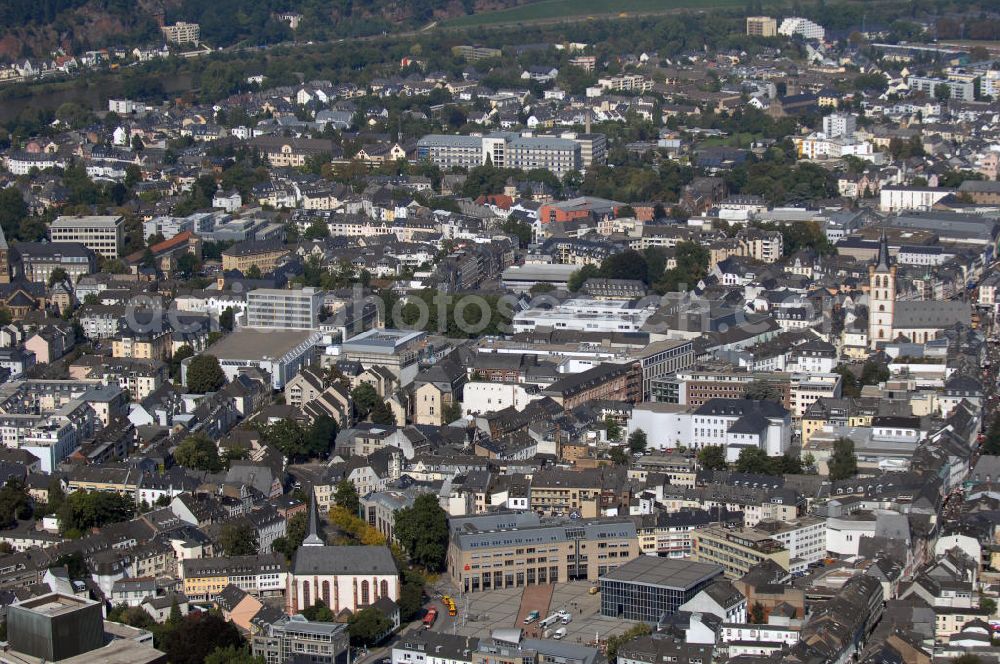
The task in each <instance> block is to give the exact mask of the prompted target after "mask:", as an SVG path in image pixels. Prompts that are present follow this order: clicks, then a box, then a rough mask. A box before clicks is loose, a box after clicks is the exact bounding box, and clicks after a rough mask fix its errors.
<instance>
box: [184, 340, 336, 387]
mask: <svg viewBox="0 0 1000 664" xmlns="http://www.w3.org/2000/svg"><path fill="white" fill-rule="evenodd" d="M320 339H322V335H321V334H320V333H319V332H318V331H316V332H312V331H309V330H255V329H251V328H247V327H242V328H239V329H236V330H234V331H233V332H230V333H229V334H227V335H226V336H225V337H223V338H222V339H220V340H219V341H217V342H215V343H214V344H212V345H211V346H210V347H209V348H208V349H206V351H205V352H206V353H207V354H209V355H214V356H215V357H217V358H218V359H219V364H220V365H221V366H222V371H223V372H224V373H225V374H226V378H227V379H228V380H233V379H234V378H236V376H238V375H239V374H240V372H241V371H242V370H244V369H248V368H251V367H254V368H257V369H262V370H264V371H266V372H267V373H268V374H269V375H270V376H271V386H272V387H273V388H274V389H276V390H282V389H284V388H285V383H286V382H288V381H289V380H291V379H292V378H293V377H294V376H295V374H297V373H298V372H299V370H300V369H301V368H302V367H304V366H308V365H309V364H310V363H311V362H312V360H313V357H314V356H315V353H316V344H318V343H319V341H320ZM192 359H194V358H191V357H189V358H187V359H185V360H184V361H183V362H182V363H181V378H182V381H183V382H184V384H185V385H186V384H187V370H188V366H189V365H190V364H191V360H192Z"/></svg>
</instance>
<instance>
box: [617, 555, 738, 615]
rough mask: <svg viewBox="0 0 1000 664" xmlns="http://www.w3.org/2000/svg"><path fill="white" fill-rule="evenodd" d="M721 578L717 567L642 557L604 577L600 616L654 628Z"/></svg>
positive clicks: (719, 568)
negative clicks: (649, 625)
mask: <svg viewBox="0 0 1000 664" xmlns="http://www.w3.org/2000/svg"><path fill="white" fill-rule="evenodd" d="M721 576H722V568H721V567H719V566H718V565H708V564H705V563H698V562H692V561H690V560H674V559H671V558H657V557H655V556H639V557H638V558H636V559H635V560H633V561H631V562H629V563H626V564H625V565H622V566H621V567H618V568H616V569H613V570H611V571H609V572H608V573H607V574H605V575H604V576H602V577H601V615H603V616H607V617H609V618H618V619H624V620H640V621H642V622H646V623H653V624H655V623H657V622H659V620H660V618H661V617H663V616H664V615H667V616H669V615H673V614H675V613H677V609H678V607H679V606H681V605H682V604H684V603H685V602H687V601H689V600H690V599H692V598H693V597H694V596H695V595H697V594H698V593H700V592H701V591H702V590H704V589H705V588H706V587H707V586H708V585H709V584H711V583H712V582H713V581H714V580H715V579H718V578H720V577H721Z"/></svg>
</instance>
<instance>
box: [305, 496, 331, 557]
mask: <svg viewBox="0 0 1000 664" xmlns="http://www.w3.org/2000/svg"><path fill="white" fill-rule="evenodd" d="M325 545H326V542H324V541H323V538H322V537H320V536H319V511H318V508H317V507H316V496H312V497H310V498H309V534H308V535H306V538H305V539H304V540H302V546H325Z"/></svg>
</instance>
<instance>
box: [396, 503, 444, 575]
mask: <svg viewBox="0 0 1000 664" xmlns="http://www.w3.org/2000/svg"><path fill="white" fill-rule="evenodd" d="M395 524H396V539H397V540H398V541H399V543H400V544H401V545H402V547H403V548H404V549H405V550H406V552H407V554H408V555H409V557H410V560H411V561H412V562H414V563H416V564H417V565H421V566H422V567H424V568H426V569H427V570H428V571H431V572H440V571H442V570H444V568H445V563H446V560H447V555H448V515H447V514H446V513H445V511H444V510H443V509H441V505H440V504H439V503H438V499H437V496H436V495H435V494H431V493H425V494H421V495H419V496H417V498H416V499H415V500H414V501H413V505H412V506H411V507H406V508H403V509H401V510H397V511H396V514H395Z"/></svg>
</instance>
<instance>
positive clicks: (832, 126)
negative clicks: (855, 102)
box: [823, 113, 858, 138]
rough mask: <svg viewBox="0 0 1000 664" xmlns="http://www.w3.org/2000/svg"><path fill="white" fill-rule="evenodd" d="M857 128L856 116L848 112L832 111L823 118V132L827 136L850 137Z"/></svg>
mask: <svg viewBox="0 0 1000 664" xmlns="http://www.w3.org/2000/svg"><path fill="white" fill-rule="evenodd" d="M857 128H858V118H857V116H854V115H851V114H849V113H833V114H832V115H827V116H826V117H824V118H823V133H824V134H826V137H827V138H837V137H838V136H843V137H844V138H851V137H852V136H853V135H854V132H855V131H857Z"/></svg>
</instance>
